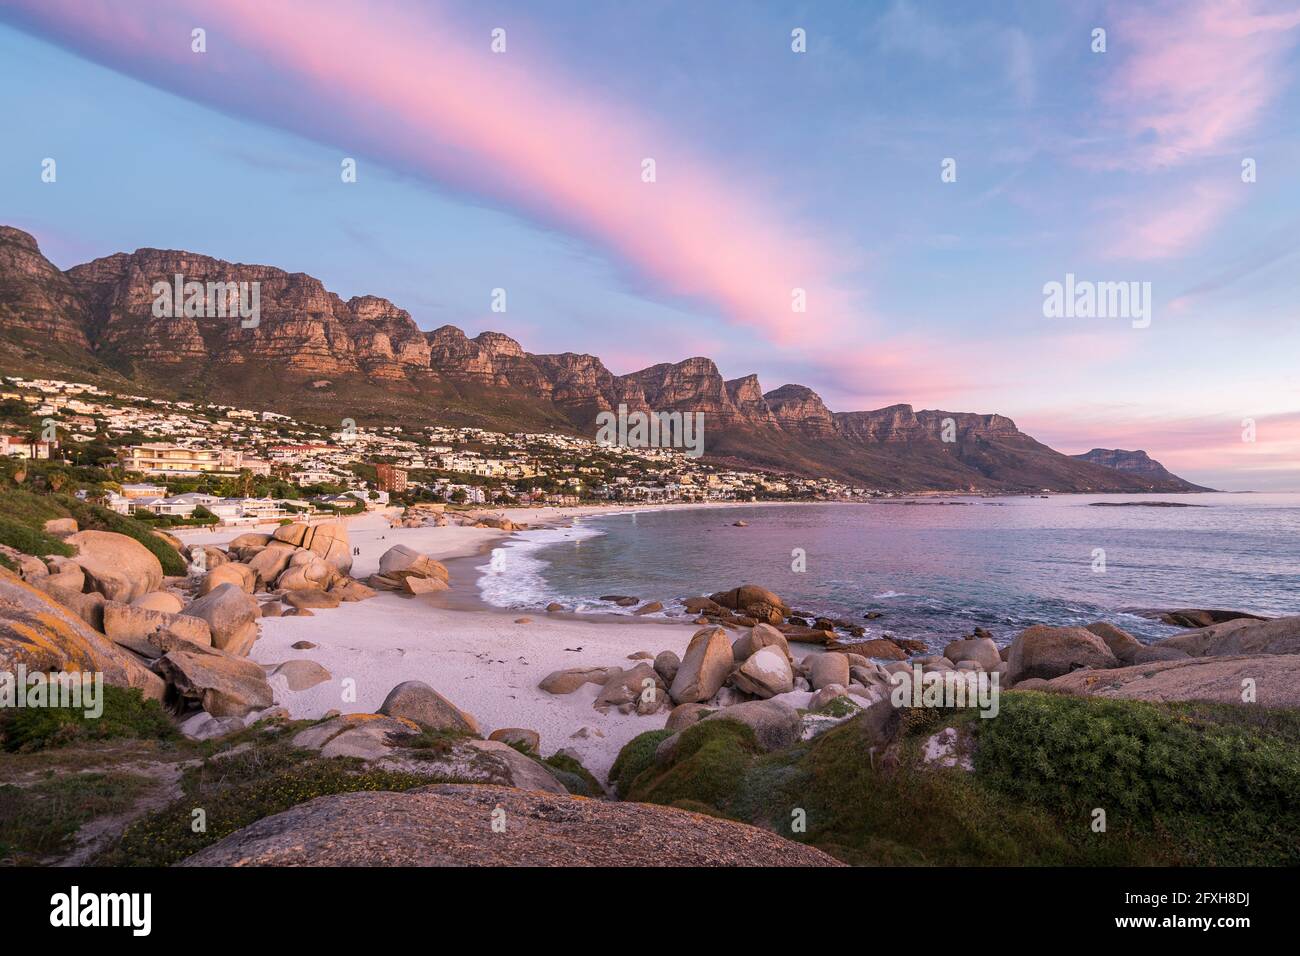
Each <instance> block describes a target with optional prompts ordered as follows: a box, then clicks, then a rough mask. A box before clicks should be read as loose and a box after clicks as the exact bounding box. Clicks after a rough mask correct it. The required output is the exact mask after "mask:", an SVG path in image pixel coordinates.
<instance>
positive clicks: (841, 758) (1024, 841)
mask: <svg viewBox="0 0 1300 956" xmlns="http://www.w3.org/2000/svg"><path fill="white" fill-rule="evenodd" d="M925 718H929V719H925ZM894 724H895V729H893V730H891V731H890V732H889V733H887V734H885V735H880V734H877V733H874V732H872V731H871V730H870V729H869V728H870V726H871V725H870V723H869V717H865V716H864V717H859V718H854V719H852V720H849V721H847V722H845V723H844V724H841V725H840V726H838V727H836V728H834V729H832V730H830V731H828V732H826V733H824V734H822V735H820V736H818V737H816V738H814V739H813V740H812V741H808V742H803V743H799V744H796V745H795V746H793V747H790V748H787V749H785V750H781V751H778V752H776V753H770V754H763V753H760V752H759V750H758V748H757V747H756V746H755V744H754V739H753V735H752V733H751V732H750V731H749V730H748V728H746V727H744V726H743V725H741V724H738V723H736V722H733V721H726V720H715V721H709V722H706V723H700V724H696V725H694V726H693V727H690V728H688V729H687V730H685V731H683V732H682V734H681V737H680V739H679V740H678V742H677V746H676V748H675V751H674V753H673V754H672V756H671V759H667V760H666V761H664V762H663V763H659V762H656V761H655V759H654V750H655V748H656V747H657V746H658V744H659V742H660V739H662V738H659V739H656V738H653V737H650V736H649V735H645V734H643V735H641V737H638V738H636V739H634V740H633V741H632V742H631V743H629V744H628V745H627V747H625V748H624V750H623V753H621V754H620V756H619V760H618V762H616V763H615V765H614V768H613V769H612V770H611V773H610V777H611V781H612V782H615V783H616V785H617V786H618V789H619V791H620V793H622V794H624V795H625V797H626V798H628V799H633V800H639V801H644V802H650V803H661V804H668V805H672V806H678V807H682V808H685V809H693V810H701V811H705V812H712V813H716V814H719V815H722V816H726V817H730V818H732V819H737V820H743V821H746V822H749V823H753V824H756V825H759V826H764V827H767V828H769V829H772V830H774V831H775V832H777V833H781V834H782V835H785V836H788V837H790V838H791V839H795V840H799V841H801V842H807V843H811V844H813V845H816V846H818V847H820V848H821V849H823V850H826V851H827V852H830V853H832V854H834V855H836V856H838V857H840V858H841V859H844V860H846V861H848V862H851V863H859V864H894V865H897V864H904V865H914V864H928V865H974V866H978V865H1062V864H1064V865H1153V864H1154V865H1196V864H1201V865H1261V864H1263V865H1282V864H1289V865H1295V864H1296V863H1300V807H1298V806H1297V804H1296V802H1295V798H1294V795H1295V793H1296V792H1297V789H1300V714H1297V713H1296V712H1293V711H1269V710H1267V709H1266V708H1259V707H1257V706H1254V705H1240V706H1232V705H1205V704H1175V705H1167V704H1150V703H1144V702H1138V701H1118V700H1101V699H1090V698H1073V697H1066V696H1062V695H1054V694H1038V693H1033V692H1019V693H1018V692H1014V691H1012V692H1008V693H1005V694H1003V696H1002V708H1001V713H1000V714H999V715H998V716H997V717H996V718H993V719H981V718H979V717H978V716H977V715H975V714H974V713H972V712H968V711H962V712H952V711H948V712H938V711H935V712H933V714H925V715H917V716H916V717H910V716H909V717H908V719H903V720H898V721H895V722H894ZM943 727H955V728H957V729H958V731H959V736H960V738H961V739H963V740H965V741H968V742H971V746H972V747H973V758H974V768H975V769H974V772H968V771H966V770H962V769H960V768H949V767H940V766H937V765H934V764H926V763H924V761H923V760H922V759H921V752H922V749H923V747H924V743H925V741H926V739H927V738H928V737H929V736H930V735H931V734H933V733H935V732H936V731H937V730H940V729H942V728H943ZM1097 809H1101V810H1104V811H1105V817H1106V828H1105V831H1104V832H1096V831H1094V828H1093V823H1094V819H1095V817H1094V811H1095V810H1097ZM800 826H803V827H804V829H802V830H801V829H799V827H800Z"/></svg>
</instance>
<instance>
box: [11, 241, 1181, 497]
mask: <svg viewBox="0 0 1300 956" xmlns="http://www.w3.org/2000/svg"><path fill="white" fill-rule="evenodd" d="M176 274H181V275H183V276H184V277H185V279H186V280H187V281H198V282H201V283H207V282H227V283H232V282H252V281H256V282H258V283H259V284H260V304H261V315H260V320H259V322H258V324H257V325H256V327H254V328H245V327H244V326H243V325H241V323H240V322H239V321H238V320H237V319H233V318H229V317H226V318H217V317H211V318H210V317H206V316H204V315H198V316H185V315H180V316H177V317H174V318H173V317H167V318H159V317H156V316H154V315H153V312H152V305H153V301H154V298H155V296H154V295H153V292H152V287H153V283H155V282H158V281H170V280H171V278H172V277H173V276H174V275H176ZM0 325H2V327H3V328H2V331H3V335H0V347H2V349H0V358H3V359H4V360H5V361H6V362H11V363H15V364H17V365H18V366H19V367H23V368H25V367H28V366H35V367H41V368H47V369H50V370H62V371H66V372H68V373H75V374H79V375H83V376H84V375H85V374H87V373H88V372H97V373H100V374H102V375H104V376H106V377H108V378H110V379H114V378H115V379H118V380H120V381H123V382H129V383H135V384H150V385H153V386H157V387H161V388H162V389H164V390H165V391H168V392H170V393H173V394H183V395H186V396H188V397H200V396H202V397H210V398H213V399H227V400H228V399H230V398H232V397H235V396H238V397H239V400H240V401H241V402H244V403H248V402H250V401H253V402H254V403H255V404H256V403H259V402H260V403H261V404H263V405H265V406H267V407H271V408H279V409H282V410H288V411H292V412H294V413H299V414H301V413H308V414H317V415H319V414H322V413H324V412H325V411H326V410H327V409H329V410H332V411H336V410H337V408H338V407H339V406H340V401H341V400H343V401H346V403H347V404H346V406H345V407H347V409H348V410H349V413H350V417H353V418H356V417H358V416H359V415H367V414H368V415H374V416H377V417H378V418H380V419H381V420H391V421H415V420H419V419H421V418H423V419H425V420H427V418H428V416H429V415H431V414H441V415H444V416H449V418H450V419H451V420H457V421H462V422H464V423H482V424H483V426H484V427H495V428H497V429H498V430H510V431H520V430H544V429H546V428H551V429H563V430H567V431H575V432H578V433H580V434H587V435H588V437H591V435H592V434H594V429H595V415H596V414H597V413H598V412H601V411H609V410H614V409H617V408H618V407H619V406H621V405H626V406H627V407H628V409H629V410H630V411H650V410H655V411H702V412H704V413H705V415H706V422H707V424H708V426H712V428H711V431H709V433H708V439H707V442H706V452H707V453H708V454H709V455H710V456H711V457H714V458H717V459H719V460H722V461H734V462H736V463H738V464H741V463H743V464H746V465H749V466H757V467H761V468H767V469H771V470H777V471H790V472H794V473H801V474H815V475H821V476H826V477H837V478H842V479H845V480H849V481H852V482H854V483H858V484H864V485H866V486H868V487H878V488H881V489H885V490H945V491H1004V492H1005V491H1040V490H1044V489H1048V490H1054V491H1194V490H1204V489H1200V488H1198V486H1196V485H1192V484H1191V483H1189V482H1186V481H1183V480H1182V479H1180V478H1178V477H1177V476H1175V475H1172V474H1171V473H1169V472H1168V471H1166V470H1165V469H1163V468H1162V467H1160V466H1159V465H1158V463H1155V462H1152V464H1154V465H1156V467H1157V468H1158V469H1159V471H1156V470H1155V469H1150V468H1145V469H1144V468H1138V467H1114V466H1112V465H1111V464H1106V463H1102V462H1100V461H1095V460H1091V459H1088V457H1087V456H1088V455H1091V454H1092V452H1089V453H1086V454H1085V455H1082V456H1067V455H1063V454H1061V453H1059V452H1056V451H1054V450H1053V449H1050V448H1048V447H1047V446H1045V445H1042V444H1041V443H1039V442H1037V441H1035V440H1034V439H1033V438H1031V437H1030V436H1028V435H1026V434H1024V433H1023V432H1021V431H1020V430H1019V429H1018V428H1017V427H1016V425H1015V422H1014V421H1013V420H1012V419H1010V418H1008V417H1006V416H1003V415H998V414H978V413H973V412H947V411H942V410H937V409H922V410H920V411H916V410H915V409H913V407H912V406H911V405H908V404H901V403H900V404H895V405H890V406H886V407H885V408H880V409H871V410H863V411H846V412H833V411H831V410H830V409H829V408H827V406H826V404H825V403H824V402H823V401H822V399H821V397H820V396H819V395H818V394H817V393H816V392H815V391H813V390H812V389H811V388H808V387H807V386H804V385H798V384H793V383H787V384H784V385H781V386H779V387H777V388H774V389H771V390H770V391H767V392H764V391H763V390H762V386H761V384H760V382H759V380H758V377H757V376H756V375H753V374H750V375H744V376H740V377H738V378H734V379H730V380H726V379H724V378H723V376H722V374H721V372H720V371H719V369H718V367H717V365H716V363H715V362H714V361H713V360H712V359H710V358H707V357H705V356H694V357H691V358H687V359H684V360H682V361H679V362H662V363H658V364H656V365H652V366H649V367H648V368H644V369H640V370H637V371H634V372H629V373H627V374H625V375H615V374H614V373H612V372H611V371H610V370H609V369H608V368H607V367H606V366H605V365H604V363H603V362H602V361H601V360H600V358H599V357H598V356H595V355H590V354H587V353H577V352H560V353H530V352H527V351H526V350H525V349H524V348H523V346H522V345H521V344H520V343H519V342H518V341H516V340H515V339H513V338H511V337H510V336H508V335H505V334H504V333H500V332H493V331H484V332H480V333H479V334H478V335H476V336H474V337H472V338H471V337H470V336H468V335H466V334H465V332H464V331H463V330H461V329H460V328H458V327H456V326H453V325H444V326H441V327H439V328H436V329H433V330H430V331H424V330H421V329H420V328H419V326H418V325H417V324H416V323H415V321H414V320H413V319H412V318H411V315H410V313H409V312H407V311H406V310H404V309H401V308H400V307H398V306H397V305H396V304H395V303H393V302H391V301H390V300H388V299H385V298H383V297H380V296H373V295H364V296H353V297H351V298H350V299H348V300H346V301H345V300H343V299H342V298H341V297H340V296H338V295H337V294H336V293H333V292H330V291H329V290H327V289H326V288H325V286H324V284H323V283H322V282H321V281H320V280H319V279H316V278H314V277H312V276H310V275H308V274H306V273H301V272H296V273H291V272H286V271H285V270H282V269H279V268H276V267H274V266H265V265H248V264H243V263H230V262H226V261H224V260H220V259H215V258H213V257H210V256H204V255H200V254H197V253H192V252H186V251H182V250H163V249H154V248H149V247H145V248H142V249H137V250H136V251H135V252H131V253H126V252H119V253H114V254H112V255H109V256H103V257H100V258H98V259H94V260H92V261H90V262H87V263H82V264H80V265H76V266H73V267H71V268H70V269H67V270H59V269H58V268H57V267H56V266H54V265H53V264H52V263H50V262H49V261H48V260H47V259H45V257H44V256H43V255H42V254H41V253H40V249H39V244H38V243H37V242H36V240H35V239H34V238H33V237H32V236H30V235H29V234H27V233H25V232H22V231H21V230H18V229H15V228H13V227H9V226H0ZM160 382H161V385H160V384H159V383H160ZM718 425H721V427H720V428H719V427H718ZM1094 451H1096V450H1095V449H1094ZM1147 460H1148V461H1151V459H1149V457H1148V458H1147ZM1126 461H1127V460H1126Z"/></svg>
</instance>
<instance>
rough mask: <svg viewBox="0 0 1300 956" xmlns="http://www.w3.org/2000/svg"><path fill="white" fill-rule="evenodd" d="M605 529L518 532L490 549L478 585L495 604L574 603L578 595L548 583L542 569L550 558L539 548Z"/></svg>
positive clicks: (479, 567) (583, 527)
mask: <svg viewBox="0 0 1300 956" xmlns="http://www.w3.org/2000/svg"><path fill="white" fill-rule="evenodd" d="M604 533H605V532H604V531H601V530H599V529H598V528H591V527H588V526H586V525H581V524H577V523H575V524H573V525H572V526H570V527H567V528H536V529H532V530H528V531H519V532H516V533H515V535H514V536H513V537H510V538H507V539H506V540H505V541H504V542H502V544H501V545H500V546H499V547H496V548H493V549H492V550H491V551H490V552H489V553H488V556H487V557H488V560H487V563H485V564H480V565H476V566H475V568H474V570H476V571H478V572H479V579H478V589H479V595H480V596H481V597H482V598H483V601H484V602H485V603H487V604H490V605H491V606H493V607H500V608H521V607H530V608H536V607H543V606H545V605H547V604H549V603H550V602H552V601H558V602H560V603H561V604H569V605H572V604H574V603H575V600H576V599H575V598H573V597H572V596H569V595H563V594H555V593H553V592H552V591H551V590H550V589H549V586H548V585H547V583H546V578H545V577H544V576H543V574H542V569H543V568H545V567H546V566H547V565H548V564H549V563H550V562H548V561H545V560H543V559H541V558H539V557H537V556H536V552H538V551H542V550H544V549H545V548H549V547H551V546H552V545H555V544H559V543H561V542H564V541H580V540H583V539H585V538H595V537H599V536H600V535H603V534H604Z"/></svg>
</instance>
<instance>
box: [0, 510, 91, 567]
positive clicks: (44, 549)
mask: <svg viewBox="0 0 1300 956" xmlns="http://www.w3.org/2000/svg"><path fill="white" fill-rule="evenodd" d="M0 544H7V545H9V547H11V548H14V549H15V550H18V551H21V552H22V553H23V554H30V555H34V556H36V557H38V558H43V557H45V556H46V555H47V554H58V555H62V556H63V557H65V558H70V557H72V556H73V555H75V554H76V553H77V549H76V548H74V547H72V545H70V544H65V543H64V542H63V541H61V540H60V539H59V538H56V537H54V536H53V535H50V534H46V533H45V532H44V531H37V530H36V529H35V528H29V527H28V526H27V525H25V524H21V523H20V522H17V521H14V520H13V519H12V518H9V517H7V516H0Z"/></svg>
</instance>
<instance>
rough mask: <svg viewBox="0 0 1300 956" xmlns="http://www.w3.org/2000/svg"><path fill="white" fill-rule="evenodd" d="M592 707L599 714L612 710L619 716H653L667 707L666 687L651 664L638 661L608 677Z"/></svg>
mask: <svg viewBox="0 0 1300 956" xmlns="http://www.w3.org/2000/svg"><path fill="white" fill-rule="evenodd" d="M592 706H593V707H595V708H596V710H599V711H601V712H602V713H605V712H607V711H608V710H609V708H611V707H615V708H617V709H619V710H620V711H622V712H623V713H633V712H636V713H638V714H641V715H643V716H644V715H646V714H653V713H656V712H657V711H659V710H660V709H662V708H663V707H666V706H668V686H667V684H665V683H664V679H663V678H662V677H660V676H659V674H658V673H657V672H656V671H655V669H654V665H652V664H650V663H647V662H642V663H640V664H637V665H636V666H635V667H632V668H630V669H628V670H623V671H619V672H618V673H617V674H614V675H613V676H611V677H610V678H609V679H608V680H607V681H606V682H605V685H604V686H603V687H602V688H601V689H600V693H599V694H598V695H597V696H596V700H595V702H594V703H593V704H592Z"/></svg>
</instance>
